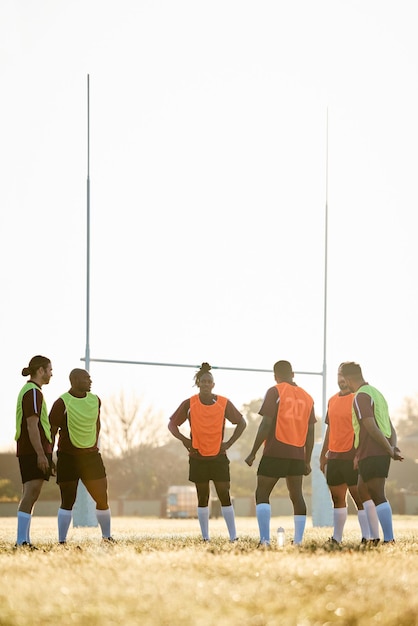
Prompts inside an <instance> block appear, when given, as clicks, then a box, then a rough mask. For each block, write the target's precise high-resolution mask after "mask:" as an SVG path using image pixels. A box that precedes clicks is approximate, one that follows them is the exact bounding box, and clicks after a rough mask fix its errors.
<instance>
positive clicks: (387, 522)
mask: <svg viewBox="0 0 418 626" xmlns="http://www.w3.org/2000/svg"><path fill="white" fill-rule="evenodd" d="M376 513H377V516H378V518H379V522H380V525H381V527H382V530H383V541H392V540H393V524H392V508H391V506H390V504H389V502H382V504H378V505H377V507H376Z"/></svg>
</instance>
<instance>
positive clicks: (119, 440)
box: [100, 391, 168, 457]
mask: <svg viewBox="0 0 418 626" xmlns="http://www.w3.org/2000/svg"><path fill="white" fill-rule="evenodd" d="M101 425H102V429H101V434H100V448H101V449H102V451H103V452H104V453H105V454H106V456H108V457H115V456H121V455H128V456H129V455H130V454H131V452H132V451H133V450H135V449H138V448H140V447H150V448H154V447H159V446H161V445H163V444H164V443H165V442H166V441H167V440H168V431H167V428H166V427H165V425H164V423H163V419H162V414H161V413H159V414H156V413H154V412H153V409H152V407H149V406H148V407H144V405H143V400H142V398H140V397H138V396H135V395H131V396H129V397H127V396H126V395H125V393H124V392H123V391H121V392H120V393H119V395H117V396H112V397H110V398H109V399H106V400H104V401H103V403H102V410H101Z"/></svg>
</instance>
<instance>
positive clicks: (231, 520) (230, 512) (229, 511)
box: [221, 504, 237, 541]
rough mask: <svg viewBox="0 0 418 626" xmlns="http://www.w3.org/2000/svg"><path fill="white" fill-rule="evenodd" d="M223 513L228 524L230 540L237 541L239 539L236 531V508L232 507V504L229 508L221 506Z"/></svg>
mask: <svg viewBox="0 0 418 626" xmlns="http://www.w3.org/2000/svg"><path fill="white" fill-rule="evenodd" d="M221 511H222V515H223V518H224V520H225V522H226V526H227V528H228V532H229V538H230V540H231V541H235V539H236V538H237V531H236V529H235V513H234V507H233V506H232V504H230V505H229V506H221Z"/></svg>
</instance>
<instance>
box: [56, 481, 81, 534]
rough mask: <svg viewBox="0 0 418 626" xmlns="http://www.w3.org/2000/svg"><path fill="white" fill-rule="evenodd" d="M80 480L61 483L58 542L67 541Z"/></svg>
mask: <svg viewBox="0 0 418 626" xmlns="http://www.w3.org/2000/svg"><path fill="white" fill-rule="evenodd" d="M77 485H78V480H71V481H66V482H60V483H59V488H60V492H61V505H60V508H59V509H58V541H59V543H65V542H66V541H67V534H68V529H69V528H70V524H71V520H72V518H73V506H74V502H75V500H76V496H77Z"/></svg>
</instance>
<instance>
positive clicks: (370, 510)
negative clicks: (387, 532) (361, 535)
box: [363, 500, 379, 539]
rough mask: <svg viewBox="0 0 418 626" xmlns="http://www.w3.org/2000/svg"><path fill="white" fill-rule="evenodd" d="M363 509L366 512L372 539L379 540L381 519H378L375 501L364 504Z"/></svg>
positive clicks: (367, 501)
mask: <svg viewBox="0 0 418 626" xmlns="http://www.w3.org/2000/svg"><path fill="white" fill-rule="evenodd" d="M363 507H364V510H365V511H366V515H367V521H368V522H369V528H370V539H379V518H378V517H377V513H376V507H375V504H374V502H373V500H366V502H363Z"/></svg>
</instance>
